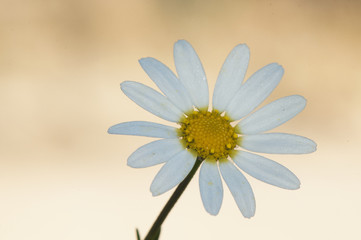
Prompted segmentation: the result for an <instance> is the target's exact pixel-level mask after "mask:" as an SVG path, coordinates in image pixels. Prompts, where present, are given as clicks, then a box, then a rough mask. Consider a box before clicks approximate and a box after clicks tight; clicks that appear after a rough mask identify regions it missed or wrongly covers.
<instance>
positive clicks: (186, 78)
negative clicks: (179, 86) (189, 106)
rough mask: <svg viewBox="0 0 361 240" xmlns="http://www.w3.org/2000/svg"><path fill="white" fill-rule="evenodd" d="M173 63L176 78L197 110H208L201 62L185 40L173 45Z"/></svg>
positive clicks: (205, 83) (204, 77) (207, 97)
mask: <svg viewBox="0 0 361 240" xmlns="http://www.w3.org/2000/svg"><path fill="white" fill-rule="evenodd" d="M174 62H175V66H176V69H177V73H178V77H179V79H180V80H181V82H182V83H183V85H184V86H185V88H186V89H187V91H188V93H189V95H190V97H191V99H192V102H193V104H194V105H195V106H196V107H197V108H198V109H202V110H204V109H208V100H209V96H208V83H207V79H206V75H205V73H204V70H203V66H202V63H201V61H200V60H199V58H198V55H197V53H196V52H195V51H194V49H193V47H192V46H191V45H190V44H189V43H188V42H187V41H185V40H179V41H178V42H176V43H175V44H174Z"/></svg>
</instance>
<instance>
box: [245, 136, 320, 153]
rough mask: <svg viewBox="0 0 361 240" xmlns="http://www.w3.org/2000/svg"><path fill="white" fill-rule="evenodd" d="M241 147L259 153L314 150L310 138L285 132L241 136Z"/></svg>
mask: <svg viewBox="0 0 361 240" xmlns="http://www.w3.org/2000/svg"><path fill="white" fill-rule="evenodd" d="M241 145H242V146H241V147H243V148H245V149H247V150H250V151H253V152H260V153H276V154H304V153H311V152H314V151H316V146H317V145H316V143H315V142H314V141H312V140H311V139H308V138H305V137H302V136H298V135H294V134H287V133H265V134H256V135H245V136H243V137H242V144H241Z"/></svg>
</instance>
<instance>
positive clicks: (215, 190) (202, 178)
mask: <svg viewBox="0 0 361 240" xmlns="http://www.w3.org/2000/svg"><path fill="white" fill-rule="evenodd" d="M199 190H200V192H201V197H202V201H203V206H204V208H205V209H206V211H207V212H209V213H210V214H212V215H217V214H218V212H219V209H220V208H221V205H222V200H223V187H222V180H221V177H220V176H219V172H218V166H217V162H216V161H210V160H205V161H203V164H202V167H201V170H200V172H199Z"/></svg>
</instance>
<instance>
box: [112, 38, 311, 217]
mask: <svg viewBox="0 0 361 240" xmlns="http://www.w3.org/2000/svg"><path fill="white" fill-rule="evenodd" d="M174 61H175V66H176V70H177V76H176V75H175V74H174V73H173V72H172V71H171V70H170V69H169V68H168V67H167V66H165V65H164V64H163V63H161V62H159V61H158V60H156V59H154V58H143V59H140V61H139V62H140V65H141V66H142V68H143V69H144V71H145V72H146V73H147V74H148V75H149V77H150V78H151V79H152V80H153V81H154V83H155V84H156V85H157V86H158V88H159V89H160V90H161V91H162V93H163V94H161V93H159V92H158V91H155V90H154V89H152V88H150V87H147V86H145V85H143V84H141V83H137V82H132V81H125V82H123V83H122V84H121V89H122V91H123V92H124V93H125V94H126V95H127V96H128V97H129V98H130V99H131V100H133V101H134V102H135V103H136V104H138V105H139V106H140V107H142V108H144V109H145V110H147V111H149V112H151V113H153V114H154V115H156V116H158V117H160V118H163V119H165V120H168V121H171V122H174V123H177V124H178V126H179V127H178V128H174V127H170V126H165V125H161V124H157V123H152V122H146V121H135V122H125V123H120V124H117V125H114V126H112V127H110V128H109V130H108V132H109V133H110V134H122V135H138V136H147V137H154V138H161V139H160V140H156V141H153V142H151V143H148V144H146V145H144V146H141V147H140V148H138V149H137V150H136V151H135V152H133V153H132V154H131V156H129V158H128V165H129V166H131V167H134V168H144V167H149V166H153V165H156V164H162V163H165V164H164V165H163V166H162V168H161V169H160V171H159V172H158V174H157V175H156V176H155V178H154V180H153V182H152V184H151V187H150V190H151V192H152V194H153V196H157V195H160V194H162V193H164V192H167V191H168V190H170V189H172V188H173V187H175V186H176V185H178V184H179V183H180V182H181V181H182V180H184V178H185V177H186V176H187V174H188V173H189V172H190V171H191V169H192V167H193V165H194V164H195V161H196V158H197V157H198V159H200V158H201V159H203V162H202V165H201V169H200V173H199V189H200V193H201V198H202V201H203V205H204V207H205V209H206V211H207V212H208V213H210V214H212V215H217V214H218V212H219V210H220V207H221V205H222V200H223V186H222V180H221V178H223V180H224V182H225V183H226V185H227V186H228V188H229V190H230V192H231V193H232V195H233V198H234V200H235V202H236V204H237V206H238V208H239V209H240V211H241V212H242V214H243V216H244V217H247V218H250V217H252V216H254V214H255V209H256V205H255V198H254V195H253V191H252V188H251V186H250V184H249V183H248V181H247V179H246V178H245V176H244V174H243V173H242V172H245V173H247V174H248V175H251V176H252V177H255V178H257V179H259V180H261V181H263V182H266V183H268V184H272V185H274V186H277V187H281V188H285V189H298V188H299V186H300V181H299V180H298V178H297V177H296V176H295V175H294V174H293V173H292V172H291V171H290V170H288V169H287V168H286V167H284V166H282V165H280V164H278V163H276V162H274V161H272V160H270V159H268V158H265V157H263V156H260V155H258V154H254V153H251V152H257V153H272V154H304V153H311V152H313V151H315V150H316V144H315V142H313V141H312V140H310V139H308V138H305V137H302V136H298V135H293V134H286V133H264V132H266V131H268V130H271V129H273V128H275V127H277V126H279V125H281V124H283V123H285V122H286V121H288V120H290V119H291V118H293V117H294V116H296V115H297V114H298V113H299V112H301V111H302V110H303V109H304V107H305V105H306V100H305V98H303V97H302V96H299V95H292V96H287V97H283V98H280V99H278V100H276V101H274V102H271V103H270V104H268V105H266V106H264V107H262V108H260V109H258V110H257V111H254V110H255V109H256V108H257V107H258V106H259V105H260V104H261V103H262V102H263V101H264V100H265V99H266V98H267V97H268V96H269V95H270V94H271V92H272V91H273V90H274V89H275V87H276V86H277V85H278V83H279V82H280V80H281V78H282V76H283V72H284V71H283V68H282V66H280V65H278V64H277V63H271V64H269V65H267V66H265V67H263V68H261V69H260V70H258V71H257V72H255V73H254V74H253V75H252V76H251V77H250V78H249V79H248V80H247V81H245V82H243V79H244V76H245V74H246V70H247V67H248V62H249V49H248V47H247V45H245V44H240V45H237V46H236V47H235V48H234V49H233V50H232V51H231V52H230V54H229V55H228V57H227V58H226V60H225V62H224V64H223V66H222V69H221V71H220V73H219V76H218V79H217V82H216V85H215V88H214V93H213V98H212V99H213V101H212V108H211V107H210V104H209V92H208V83H207V79H206V75H205V73H204V70H203V67H202V64H201V62H200V60H199V58H198V56H197V54H196V52H195V51H194V49H193V48H192V46H191V45H190V44H189V43H188V42H187V41H185V40H180V41H178V42H176V43H175V45H174ZM239 120H240V121H239Z"/></svg>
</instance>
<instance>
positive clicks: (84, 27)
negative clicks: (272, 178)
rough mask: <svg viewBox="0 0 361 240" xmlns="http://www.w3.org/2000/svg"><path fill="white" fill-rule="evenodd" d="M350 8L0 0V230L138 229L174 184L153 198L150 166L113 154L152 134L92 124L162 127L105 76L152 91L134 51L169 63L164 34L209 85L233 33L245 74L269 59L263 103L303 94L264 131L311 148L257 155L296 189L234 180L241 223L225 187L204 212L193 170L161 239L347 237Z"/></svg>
mask: <svg viewBox="0 0 361 240" xmlns="http://www.w3.org/2000/svg"><path fill="white" fill-rule="evenodd" d="M360 11H361V3H360V1H312V0H298V1H286V0H284V1H271V0H267V1H230V0H227V1H216V0H207V1H201V0H196V1H192V0H178V1H175V0H142V1H100V0H98V1H84V0H50V1H41V0H30V1H25V0H0V110H1V111H0V114H1V115H0V116H1V118H0V119H1V120H0V121H1V124H0V194H1V195H0V239H2V240H20V239H26V240H30V239H36V240H45V239H46V240H48V239H53V240H64V239H68V240H78V239H87V240H95V239H107V240H112V239H114V240H115V239H117V240H118V239H135V228H136V227H138V228H139V230H140V233H141V235H142V236H143V237H144V236H145V234H146V232H147V231H148V230H149V228H150V226H151V224H152V223H153V221H154V220H155V217H156V216H157V215H158V213H159V211H160V210H161V209H162V207H163V205H164V204H165V202H166V201H167V200H168V198H169V197H170V194H171V192H172V191H170V192H168V193H166V194H164V195H162V196H159V197H152V196H151V193H150V191H149V186H150V183H151V181H152V179H153V177H154V176H155V174H156V173H157V171H158V169H159V168H160V166H156V167H152V168H147V169H132V168H129V167H127V166H126V159H127V156H129V155H130V154H131V153H132V152H133V151H134V150H135V149H137V148H138V147H139V146H141V145H142V144H144V143H147V142H149V141H150V140H151V139H149V138H142V137H134V136H132V137H130V136H114V135H108V134H107V132H106V131H107V129H108V127H110V126H111V125H113V124H116V123H120V122H124V121H132V120H148V121H155V122H159V123H166V122H165V121H164V120H161V119H159V118H157V117H155V116H153V115H152V114H150V113H148V112H146V111H145V110H143V109H141V108H140V107H138V106H137V105H136V104H134V103H133V102H132V101H130V100H129V99H127V98H126V97H125V95H124V94H123V93H122V92H121V90H120V88H119V84H120V82H122V81H124V80H135V81H139V82H142V83H144V84H147V85H149V86H152V87H155V85H154V83H152V82H151V80H150V79H149V78H148V77H147V75H146V74H145V73H144V72H143V71H142V69H141V67H140V66H139V64H138V59H140V58H142V57H147V56H152V57H155V58H157V59H159V60H160V61H162V62H164V63H166V64H167V65H168V66H170V68H171V69H173V70H174V64H173V54H172V52H173V44H174V42H176V41H177V40H178V39H187V40H188V41H189V42H190V43H191V44H192V45H193V47H194V48H195V49H196V51H197V52H198V54H199V56H200V58H201V60H202V62H203V66H204V68H205V71H206V74H207V77H208V81H209V86H210V91H212V90H213V86H214V84H215V80H216V78H217V75H218V71H219V69H220V67H221V65H222V63H223V61H224V59H225V58H226V56H227V54H228V53H229V52H230V50H231V49H232V48H233V47H234V46H235V45H237V44H238V43H247V44H248V46H249V47H250V49H251V60H250V64H249V70H248V73H247V76H250V74H252V73H253V72H254V71H256V70H257V69H259V68H261V67H262V66H264V65H266V64H268V63H271V62H278V63H280V64H282V65H283V67H284V68H285V75H284V77H283V79H282V81H281V83H280V85H279V87H278V88H277V89H276V90H275V91H274V92H273V93H272V95H271V96H270V97H269V99H268V100H267V102H270V101H271V100H275V99H277V98H279V97H281V96H286V95H291V94H300V95H303V96H305V97H306V98H307V99H308V105H307V108H306V109H305V110H304V111H303V112H302V113H301V114H300V115H299V116H297V117H296V118H295V119H293V120H291V121H290V122H288V123H287V124H285V125H283V126H281V127H279V128H278V129H276V130H275V131H282V132H290V133H295V134H299V135H304V136H307V137H309V138H311V139H313V140H315V141H316V142H317V143H318V151H317V152H316V153H313V154H310V155H297V156H292V155H290V156H288V155H287V156H280V155H275V156H270V157H271V158H272V159H274V160H276V161H278V162H280V163H282V164H284V165H285V166H287V167H288V168H290V169H291V170H292V171H293V172H294V173H295V174H296V175H297V176H298V177H299V178H300V179H301V182H302V186H301V189H300V190H297V191H287V190H282V189H278V188H276V187H272V186H270V185H267V184H265V183H262V182H259V181H256V180H255V179H252V178H251V177H248V179H249V181H250V182H251V185H252V187H253V189H254V192H255V196H256V201H257V211H256V216H255V217H254V218H252V219H250V220H249V219H245V218H243V217H242V215H241V213H240V212H239V210H238V208H237V206H236V204H235V203H234V200H233V198H232V197H231V194H230V192H229V191H228V188H226V187H225V197H224V201H223V205H222V208H221V211H220V213H219V215H218V216H216V217H213V216H211V215H209V214H207V213H206V211H205V210H204V209H203V206H202V203H201V198H200V194H199V189H198V182H197V181H198V176H197V177H195V179H193V181H192V182H191V184H190V186H189V187H188V189H187V190H186V192H185V193H184V194H183V196H182V197H181V199H180V200H179V202H178V203H177V204H176V206H175V208H174V209H173V211H172V212H171V213H170V215H169V217H168V218H167V220H166V222H165V224H164V226H163V232H162V235H161V239H265V238H267V239H360V238H361V233H360V229H359V227H360V224H361V221H360V214H361V205H360V202H361V191H360V183H361V160H360V144H361V137H360V133H361V127H360V123H359V122H360V116H361V115H360V103H361V71H360V67H361V66H360V64H361V45H360V42H361V24H360V23H361V14H360Z"/></svg>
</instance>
